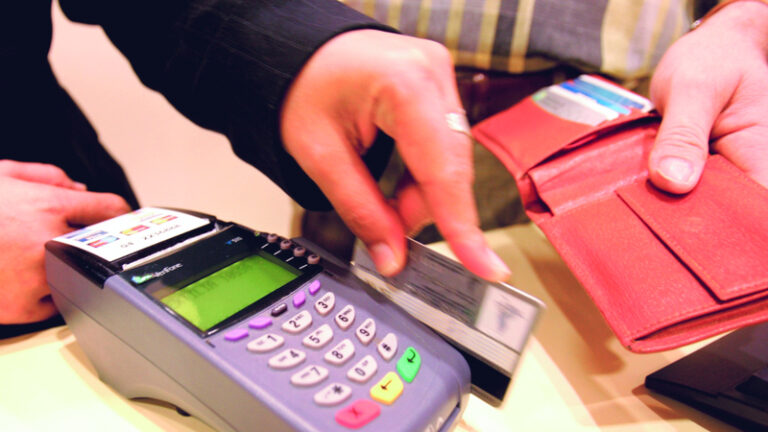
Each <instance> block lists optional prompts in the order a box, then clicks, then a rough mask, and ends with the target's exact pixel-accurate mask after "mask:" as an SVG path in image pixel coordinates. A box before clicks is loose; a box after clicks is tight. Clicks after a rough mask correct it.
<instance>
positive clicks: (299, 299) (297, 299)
mask: <svg viewBox="0 0 768 432" xmlns="http://www.w3.org/2000/svg"><path fill="white" fill-rule="evenodd" d="M305 301H307V295H306V294H305V293H304V291H303V290H302V291H299V292H297V293H296V295H294V296H293V307H300V306H301V305H303V304H304V302H305Z"/></svg>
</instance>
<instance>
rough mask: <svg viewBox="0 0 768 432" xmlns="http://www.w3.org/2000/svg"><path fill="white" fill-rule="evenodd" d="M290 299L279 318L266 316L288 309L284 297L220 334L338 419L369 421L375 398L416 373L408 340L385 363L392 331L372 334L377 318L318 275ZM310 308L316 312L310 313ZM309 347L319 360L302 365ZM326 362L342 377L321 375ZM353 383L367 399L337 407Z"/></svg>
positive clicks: (397, 390) (394, 341)
mask: <svg viewBox="0 0 768 432" xmlns="http://www.w3.org/2000/svg"><path fill="white" fill-rule="evenodd" d="M281 246H283V248H284V247H285V246H284V245H281ZM302 249H303V248H302ZM289 303H290V304H292V305H293V307H294V309H293V310H292V312H291V315H288V318H287V319H286V320H285V321H283V322H282V324H279V325H276V324H274V323H273V319H274V318H276V317H278V316H280V315H282V314H283V313H285V312H288V310H289V308H288V307H287V304H286V303H280V304H278V305H276V306H274V307H273V308H271V309H270V310H269V311H266V312H263V313H261V314H259V316H257V317H255V318H252V319H250V320H249V321H247V322H246V323H244V324H245V325H247V328H245V326H244V325H243V324H241V325H240V326H237V327H235V328H233V329H231V330H229V331H227V332H226V333H225V334H224V339H225V340H226V341H228V343H243V349H246V350H248V351H249V352H251V353H253V354H254V355H255V356H256V358H257V360H258V361H264V362H265V364H266V365H267V367H268V368H269V369H271V370H273V371H288V372H292V373H290V374H289V375H288V376H287V377H286V379H287V380H289V381H290V383H291V384H292V386H293V387H295V388H296V389H297V391H303V392H313V393H312V400H313V401H314V403H315V404H317V405H318V406H322V407H329V408H331V409H335V410H336V411H335V420H336V422H337V423H339V424H340V425H342V426H345V427H348V428H358V427H361V426H363V425H365V424H367V423H369V422H371V421H372V420H374V419H375V418H376V417H378V415H379V413H380V412H381V407H380V405H379V404H383V405H391V404H393V403H395V402H396V401H397V399H398V397H400V395H401V394H402V393H403V391H404V390H405V387H406V384H404V382H403V381H405V383H410V382H412V381H413V380H414V379H415V377H416V375H417V374H418V371H419V368H420V366H421V357H420V356H419V354H418V351H417V350H416V349H415V348H414V347H407V348H406V349H405V350H403V353H402V354H401V357H400V358H399V360H398V361H397V362H396V363H394V362H392V359H393V358H394V357H395V356H396V355H397V352H398V337H397V335H396V334H394V333H392V332H387V333H386V334H384V335H379V334H377V329H376V320H374V319H373V318H372V317H363V316H358V315H362V314H363V313H364V312H365V311H358V310H357V309H356V308H355V306H354V305H352V304H338V303H339V299H338V298H337V296H336V294H334V292H333V291H332V290H325V289H323V287H322V283H321V281H320V280H319V279H314V280H312V281H310V282H309V283H307V284H305V285H304V286H303V287H301V288H300V289H299V290H297V291H296V292H294V294H293V296H292V298H291V299H290V301H289ZM311 310H314V312H316V315H315V316H314V317H313V314H312V312H311ZM299 341H300V342H299ZM374 341H375V343H374ZM374 346H375V350H374V349H373V347H374ZM308 351H320V352H321V353H323V356H322V359H323V360H322V362H315V363H313V364H304V363H305V361H306V359H307V352H308ZM353 359H355V360H356V361H353ZM333 368H342V370H346V378H347V380H346V381H342V380H338V381H332V382H326V380H327V379H328V378H329V376H330V375H331V373H330V371H331V369H333ZM380 369H381V370H382V371H385V370H388V369H390V370H389V371H388V372H387V373H385V374H384V375H383V377H382V378H381V379H379V380H378V381H376V380H372V378H373V377H374V375H376V373H377V372H379V370H380ZM391 369H394V370H391ZM294 371H295V372H294ZM395 371H396V372H395ZM355 386H365V387H366V388H367V389H368V391H367V393H368V395H369V396H370V398H371V399H372V400H370V399H367V398H365V399H359V400H357V401H354V402H352V403H350V404H349V405H346V406H343V404H344V403H345V402H347V401H348V399H350V397H351V396H352V394H353V388H354V387H355ZM374 401H375V402H374Z"/></svg>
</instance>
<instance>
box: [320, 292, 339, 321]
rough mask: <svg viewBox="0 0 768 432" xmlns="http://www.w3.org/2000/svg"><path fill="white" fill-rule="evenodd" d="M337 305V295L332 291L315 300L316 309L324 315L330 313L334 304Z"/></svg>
mask: <svg viewBox="0 0 768 432" xmlns="http://www.w3.org/2000/svg"><path fill="white" fill-rule="evenodd" d="M335 305H336V296H335V295H334V294H333V293H332V292H329V293H325V294H323V296H322V297H320V298H319V299H318V300H317V301H316V302H315V310H316V311H317V313H319V314H320V315H322V316H326V315H328V314H329V313H330V312H331V310H333V306H335Z"/></svg>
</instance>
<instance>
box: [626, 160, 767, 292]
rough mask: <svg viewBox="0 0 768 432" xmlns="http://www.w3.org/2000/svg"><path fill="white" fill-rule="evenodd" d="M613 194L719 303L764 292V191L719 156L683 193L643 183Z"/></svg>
mask: <svg viewBox="0 0 768 432" xmlns="http://www.w3.org/2000/svg"><path fill="white" fill-rule="evenodd" d="M617 194H618V195H619V197H620V198H621V199H622V200H623V201H624V202H625V203H626V204H627V205H628V206H629V207H630V208H631V209H632V211H633V212H635V214H637V216H638V217H639V218H640V219H641V220H642V221H643V222H644V223H645V224H646V225H647V226H648V227H649V228H650V229H651V231H653V233H654V234H655V235H656V236H657V237H659V238H660V239H661V241H662V242H663V243H664V244H665V245H666V246H667V247H668V248H669V249H670V250H671V251H672V252H673V253H674V254H675V255H676V256H677V257H678V258H679V259H680V260H681V261H682V262H683V263H684V264H685V265H686V266H687V267H688V268H689V269H690V271H691V272H692V273H693V274H695V275H696V276H697V277H698V278H699V280H701V281H702V283H703V284H704V285H705V286H707V287H708V288H709V289H710V290H711V291H712V293H713V294H714V295H715V296H716V297H717V298H718V299H719V300H720V301H729V300H733V299H735V298H738V297H741V296H745V295H749V294H754V293H756V292H759V291H762V290H765V289H768V189H765V188H763V187H762V186H760V185H759V184H757V183H755V182H754V181H752V180H751V179H749V178H747V177H746V176H745V175H744V174H743V173H742V172H741V171H740V170H739V169H738V168H736V167H735V166H733V165H732V164H731V163H730V162H728V161H727V160H726V159H725V158H723V157H722V156H719V155H713V156H710V158H709V159H708V161H707V165H706V168H705V170H704V173H703V175H702V177H701V180H700V182H699V184H698V185H697V186H696V188H694V190H693V191H692V192H690V193H688V194H686V195H683V196H675V195H670V194H667V193H665V192H662V191H661V190H659V189H657V188H655V187H654V186H652V185H650V183H649V182H647V181H643V182H637V183H634V184H631V185H628V186H625V187H623V188H620V189H618V190H617Z"/></svg>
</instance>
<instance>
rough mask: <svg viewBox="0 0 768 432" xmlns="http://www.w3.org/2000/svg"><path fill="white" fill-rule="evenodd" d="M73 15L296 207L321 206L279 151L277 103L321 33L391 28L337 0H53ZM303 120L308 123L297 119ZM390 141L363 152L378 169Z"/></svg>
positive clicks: (292, 162) (325, 36)
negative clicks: (108, 41) (99, 28)
mask: <svg viewBox="0 0 768 432" xmlns="http://www.w3.org/2000/svg"><path fill="white" fill-rule="evenodd" d="M60 4H61V7H62V9H63V10H64V12H65V13H66V14H67V16H68V17H69V18H70V19H72V20H75V21H79V22H85V23H90V24H98V25H101V26H102V27H103V28H104V30H105V32H106V34H107V35H108V36H109V38H110V39H111V40H112V42H113V43H114V44H115V45H116V46H117V48H118V49H119V50H120V51H121V52H122V53H123V54H124V55H125V56H126V57H127V58H128V60H129V61H130V62H131V65H132V66H133V68H134V70H135V71H136V73H137V75H138V76H139V78H140V79H141V81H142V82H143V83H144V84H145V85H146V86H148V87H150V88H152V89H154V90H157V91H158V92H160V93H162V94H163V95H164V96H165V97H166V98H167V99H168V100H169V101H170V102H171V104H172V105H173V106H174V107H176V109H178V110H179V111H180V112H181V113H182V114H184V115H185V116H186V117H188V118H189V119H190V120H192V121H194V122H195V123H197V124H198V125H200V126H202V127H205V128H208V129H211V130H215V131H218V132H221V133H222V134H224V135H226V136H227V138H229V141H230V142H231V144H232V147H233V149H234V151H235V153H236V154H237V155H238V156H239V157H240V158H241V159H243V160H245V161H246V162H248V163H249V164H251V165H253V166H255V167H256V168H258V169H259V170H260V171H262V172H263V173H264V174H265V175H267V176H268V177H269V178H270V179H272V181H274V182H275V183H276V184H277V185H279V186H280V187H281V188H282V189H283V190H284V191H285V192H286V193H288V194H289V195H290V196H291V197H292V198H293V199H295V200H296V201H297V202H298V203H299V204H300V205H302V206H303V207H305V208H308V209H312V210H326V209H329V208H330V204H329V203H328V201H327V199H326V198H325V196H324V195H323V194H322V193H321V192H320V191H319V189H318V188H317V185H316V184H315V183H314V182H313V181H312V180H311V179H309V177H307V175H306V174H304V172H303V171H302V170H301V169H300V168H299V166H298V164H297V163H296V161H295V160H294V159H293V158H292V157H291V156H290V155H289V154H288V153H287V152H286V151H285V150H284V148H283V145H282V141H281V138H280V129H279V112H280V106H281V103H282V101H283V98H284V96H285V93H286V91H287V90H288V87H289V85H290V84H291V82H292V80H293V78H294V77H295V76H296V75H297V74H298V72H299V70H300V69H301V67H302V66H303V65H304V63H305V62H306V61H307V60H308V59H309V57H310V56H311V55H312V54H313V53H314V52H315V51H316V50H317V49H318V48H319V47H320V46H321V45H322V44H323V43H325V42H326V41H328V40H329V39H331V38H332V37H334V36H336V35H338V34H340V33H342V32H345V31H349V30H354V29H361V28H374V29H381V30H386V31H392V29H391V28H389V27H386V26H384V25H382V24H379V23H378V22H376V21H374V20H373V19H371V18H368V17H366V16H364V15H362V14H360V13H358V12H356V11H354V10H352V9H350V8H348V7H346V6H344V5H343V4H341V3H339V2H338V1H337V0H193V1H180V0H160V1H158V0H132V1H119V2H118V1H108V0H61V1H60ZM306 127H312V125H306ZM391 149H392V143H391V140H390V139H389V138H388V137H386V136H384V135H383V134H380V139H378V140H377V142H376V143H375V144H374V146H373V147H372V148H371V149H370V150H369V151H368V153H367V154H366V155H365V157H364V159H365V161H366V163H367V164H368V166H369V169H370V170H371V172H372V174H373V175H374V176H377V177H378V176H379V175H380V174H381V171H383V169H384V166H385V165H386V162H387V159H388V157H389V153H390V152H391Z"/></svg>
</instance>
